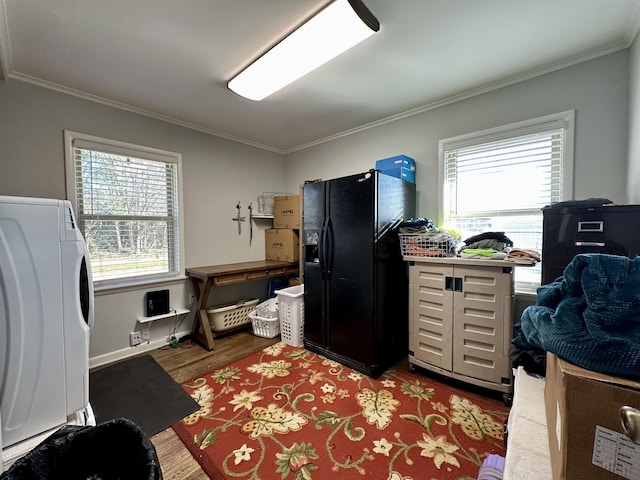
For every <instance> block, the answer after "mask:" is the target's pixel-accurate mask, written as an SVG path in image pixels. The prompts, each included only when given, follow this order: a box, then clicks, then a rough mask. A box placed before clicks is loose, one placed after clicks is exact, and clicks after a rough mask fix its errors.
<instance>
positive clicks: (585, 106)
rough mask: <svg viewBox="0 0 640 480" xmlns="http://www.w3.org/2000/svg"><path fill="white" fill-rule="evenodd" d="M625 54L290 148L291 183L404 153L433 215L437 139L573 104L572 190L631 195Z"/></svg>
mask: <svg viewBox="0 0 640 480" xmlns="http://www.w3.org/2000/svg"><path fill="white" fill-rule="evenodd" d="M628 61H629V52H628V50H625V51H621V52H618V53H615V54H611V55H607V56H603V57H600V58H597V59H595V60H591V61H588V62H584V63H581V64H578V65H575V66H572V67H569V68H565V69H563V70H559V71H556V72H553V73H549V74H547V75H544V76H540V77H537V78H534V79H531V80H527V81H524V82H521V83H517V84H514V85H511V86H509V87H506V88H501V89H498V90H495V91H493V92H490V93H486V94H482V95H478V96H475V97H472V98H469V99H466V100H463V101H459V102H456V103H452V104H449V105H446V106H443V107H440V108H436V109H433V110H429V111H425V112H423V113H420V114H417V115H414V116H411V117H407V118H405V119H402V120H398V121H395V122H393V123H388V124H384V125H381V126H379V127H376V128H372V129H369V130H366V131H363V132H360V133H357V134H354V135H351V136H348V137H343V138H341V139H338V140H334V141H332V142H329V143H325V144H320V145H318V146H315V147H312V148H308V149H306V150H302V151H299V152H294V153H291V154H289V155H288V156H287V183H288V185H289V188H290V189H291V188H294V187H295V186H296V185H299V184H301V183H302V182H304V180H306V179H313V178H324V179H328V178H333V177H336V176H342V175H347V174H352V173H358V172H360V171H365V170H368V169H370V168H373V167H374V165H375V161H376V160H377V159H380V158H385V157H389V156H393V155H398V154H405V155H408V156H410V157H412V158H414V159H415V160H416V164H417V169H416V186H417V189H418V215H420V216H424V217H429V218H432V219H434V220H435V219H437V204H438V198H437V190H438V141H439V140H440V139H444V138H449V137H453V136H456V135H461V134H465V133H470V132H475V131H479V130H483V129H487V128H491V127H495V126H499V125H504V124H508V123H512V122H518V121H521V120H527V119H530V118H535V117H539V116H543V115H548V114H551V113H556V112H562V111H565V110H573V109H575V111H576V127H575V168H574V180H575V181H574V198H576V199H584V198H588V197H608V198H610V199H611V200H613V201H615V202H619V203H626V201H627V196H626V188H627V186H626V171H627V160H626V157H627V147H626V145H627V129H628V82H629V80H628V79H629V64H628ZM638 162H639V164H640V159H639V160H638ZM638 169H639V170H640V166H639V167H638ZM514 181H516V182H526V179H524V178H519V179H514ZM505 201H508V199H505Z"/></svg>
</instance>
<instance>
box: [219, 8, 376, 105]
mask: <svg viewBox="0 0 640 480" xmlns="http://www.w3.org/2000/svg"><path fill="white" fill-rule="evenodd" d="M378 30H380V23H379V22H378V20H377V19H376V18H375V17H374V16H373V14H372V13H371V12H370V11H369V9H367V7H366V6H365V5H364V4H363V3H362V2H361V1H360V0H335V1H334V2H333V3H331V4H329V5H328V6H327V7H325V8H324V9H323V10H321V11H320V12H318V13H317V14H316V15H315V16H313V17H311V19H310V20H308V21H307V22H306V23H304V24H303V25H302V26H300V27H299V28H298V29H297V30H295V31H294V32H293V33H291V34H290V35H289V36H288V37H286V38H284V39H283V40H281V41H280V42H279V43H277V44H276V45H274V46H273V47H272V48H271V49H270V50H268V51H266V52H265V53H264V54H263V55H262V56H261V57H260V58H258V59H257V60H256V61H255V62H253V63H252V64H251V65H249V66H248V67H247V68H246V69H245V70H243V71H242V72H240V73H239V74H238V75H237V76H235V77H234V78H233V79H231V80H230V81H229V83H228V84H227V86H228V87H229V89H230V90H233V91H234V92H235V93H237V94H238V95H241V96H243V97H246V98H248V99H250V100H262V99H263V98H265V97H267V96H269V95H271V94H272V93H274V92H277V91H278V90H280V89H281V88H283V87H285V86H286V85H289V84H290V83H292V82H294V81H295V80H297V79H299V78H300V77H302V76H304V75H306V74H307V73H309V72H311V71H312V70H314V69H315V68H317V67H319V66H320V65H322V64H323V63H326V62H328V61H329V60H331V59H332V58H335V57H337V56H338V55H340V54H341V53H342V52H344V51H346V50H348V49H349V48H351V47H353V46H354V45H356V44H358V43H360V42H361V41H362V40H364V39H365V38H367V37H369V36H371V35H373V34H374V33H375V32H377V31H378Z"/></svg>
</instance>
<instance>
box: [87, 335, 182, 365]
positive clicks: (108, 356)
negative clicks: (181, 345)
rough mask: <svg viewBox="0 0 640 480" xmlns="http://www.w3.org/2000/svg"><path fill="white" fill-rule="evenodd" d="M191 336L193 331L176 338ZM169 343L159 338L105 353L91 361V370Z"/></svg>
mask: <svg viewBox="0 0 640 480" xmlns="http://www.w3.org/2000/svg"><path fill="white" fill-rule="evenodd" d="M190 334H191V329H189V330H183V331H181V332H176V337H177V338H178V339H180V338H182V337H185V336H187V335H190ZM168 344H169V343H168V341H167V339H166V338H158V339H156V340H151V341H150V342H149V343H141V344H140V345H138V346H137V347H128V348H123V349H121V350H116V351H115V352H109V353H105V354H104V355H98V356H96V357H91V358H90V359H89V368H90V369H91V368H95V367H101V366H102V365H107V364H109V363H113V362H117V361H119V360H124V359H125V358H129V357H133V356H135V355H140V354H141V353H144V352H149V351H151V350H155V349H157V348H160V347H163V346H165V345H168Z"/></svg>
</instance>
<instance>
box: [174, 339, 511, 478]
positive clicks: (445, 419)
mask: <svg viewBox="0 0 640 480" xmlns="http://www.w3.org/2000/svg"><path fill="white" fill-rule="evenodd" d="M182 386H183V388H184V389H185V390H186V391H187V392H188V393H189V394H190V395H191V396H192V397H193V398H194V399H195V400H196V401H197V402H198V403H199V404H200V407H201V408H200V410H198V411H197V412H196V413H194V414H192V415H190V416H188V417H186V418H184V419H183V420H182V421H180V422H179V423H177V424H175V425H174V426H173V428H174V430H175V431H176V433H177V434H178V436H179V437H180V439H181V440H182V441H183V442H184V443H185V445H186V446H187V448H188V449H189V451H190V452H191V453H192V455H193V456H194V457H195V458H196V460H197V461H198V462H199V463H200V465H201V466H202V468H203V469H204V470H205V472H207V474H208V475H209V476H210V477H211V478H213V479H231V478H242V479H253V480H259V479H260V480H271V479H273V480H275V479H279V480H285V479H295V480H300V479H305V480H310V479H320V480H323V479H327V478H339V479H360V478H363V477H364V478H372V479H382V480H385V479H386V480H418V479H420V480H424V479H427V480H429V479H438V480H445V479H456V480H463V479H464V480H467V479H474V480H475V479H476V478H477V475H478V471H479V469H480V466H481V465H482V462H483V460H484V458H485V457H486V456H488V455H489V454H492V453H496V454H500V455H504V447H503V437H502V435H503V423H504V421H505V419H506V417H507V413H508V409H507V408H506V407H505V406H504V404H502V403H501V402H500V401H498V400H497V399H491V398H486V397H483V396H481V395H477V394H475V393H471V392H466V391H462V390H456V389H454V388H453V387H451V386H449V385H446V384H442V383H438V382H437V381H434V380H432V379H430V378H429V377H428V376H425V375H423V374H412V373H409V372H406V371H398V370H393V369H391V370H388V371H387V372H385V373H383V374H382V375H381V376H380V377H379V378H378V379H375V380H374V379H371V378H370V377H367V376H365V375H362V374H361V373H358V372H356V371H354V370H351V369H350V368H347V367H345V366H343V365H341V364H339V363H337V362H335V361H332V360H329V359H327V358H325V357H323V356H321V355H317V354H315V353H312V352H309V351H307V350H305V349H304V348H293V347H290V346H287V345H285V344H284V343H277V344H274V345H272V346H270V347H267V348H265V349H264V350H261V351H259V352H257V353H254V354H252V355H250V356H249V357H246V358H244V359H242V360H240V361H238V362H235V363H232V364H230V365H227V366H226V367H221V368H219V369H217V370H214V371H213V372H211V373H209V374H206V375H202V376H200V377H198V378H195V379H193V380H191V381H189V382H186V383H184V384H183V385H182Z"/></svg>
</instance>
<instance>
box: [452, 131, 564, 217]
mask: <svg viewBox="0 0 640 480" xmlns="http://www.w3.org/2000/svg"><path fill="white" fill-rule="evenodd" d="M563 137H564V129H554V130H549V131H543V132H537V133H532V134H527V135H520V136H517V137H512V138H507V139H502V140H496V141H490V142H483V143H478V144H475V145H469V146H461V147H454V148H447V149H445V152H444V184H445V198H444V203H445V205H444V206H445V217H446V218H448V219H454V218H458V217H469V216H478V215H492V216H495V215H516V214H517V215H521V214H523V213H527V212H531V213H534V212H539V210H540V208H542V207H543V206H545V205H548V204H549V203H551V202H557V201H559V200H560V196H561V191H562V151H563Z"/></svg>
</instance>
